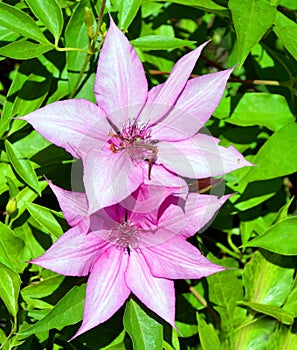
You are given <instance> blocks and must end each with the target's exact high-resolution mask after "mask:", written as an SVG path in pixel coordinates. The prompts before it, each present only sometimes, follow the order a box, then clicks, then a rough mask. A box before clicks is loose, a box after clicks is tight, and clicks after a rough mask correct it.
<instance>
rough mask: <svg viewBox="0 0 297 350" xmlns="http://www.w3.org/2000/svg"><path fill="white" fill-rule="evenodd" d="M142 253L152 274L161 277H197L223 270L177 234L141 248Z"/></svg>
mask: <svg viewBox="0 0 297 350" xmlns="http://www.w3.org/2000/svg"><path fill="white" fill-rule="evenodd" d="M143 254H144V256H145V259H146V261H147V262H148V265H149V267H150V269H151V271H152V274H153V275H154V276H156V277H161V278H168V279H188V278H189V279H191V278H192V279H196V278H197V279H198V278H202V277H206V276H209V275H211V274H213V273H216V272H219V271H223V270H224V268H223V267H221V266H219V265H216V264H214V263H212V262H211V261H209V260H208V259H206V257H205V256H203V255H202V254H201V253H200V252H199V250H198V249H197V248H195V247H194V246H192V245H191V244H190V243H189V242H187V241H186V240H185V239H184V238H182V237H178V236H175V237H174V238H173V239H171V240H170V241H167V242H166V243H164V244H162V245H159V246H156V247H150V248H148V249H145V250H144V249H143Z"/></svg>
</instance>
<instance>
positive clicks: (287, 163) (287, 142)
mask: <svg viewBox="0 0 297 350" xmlns="http://www.w3.org/2000/svg"><path fill="white" fill-rule="evenodd" d="M296 139H297V123H290V124H287V125H285V126H284V127H282V128H281V129H280V130H278V131H277V132H275V133H274V134H273V135H272V136H271V137H269V139H268V140H267V141H266V142H265V144H264V145H263V146H262V147H261V148H260V150H259V152H258V153H257V155H256V157H255V158H254V159H253V163H254V164H256V166H254V167H251V168H250V170H249V171H248V172H247V173H246V175H245V176H244V177H243V178H242V179H241V182H251V181H256V180H266V179H273V178H275V177H280V176H284V175H289V174H292V173H294V172H296V171H297V142H296ZM284 155H286V156H285V157H284Z"/></svg>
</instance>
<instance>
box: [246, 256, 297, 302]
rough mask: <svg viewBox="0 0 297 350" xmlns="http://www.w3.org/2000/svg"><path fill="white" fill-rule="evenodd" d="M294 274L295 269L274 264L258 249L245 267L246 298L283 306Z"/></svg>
mask: <svg viewBox="0 0 297 350" xmlns="http://www.w3.org/2000/svg"><path fill="white" fill-rule="evenodd" d="M293 276H294V269H289V268H285V267H281V266H278V265H276V264H273V263H271V262H269V261H268V260H266V259H265V258H264V257H263V256H262V255H261V254H260V253H259V252H258V251H257V252H255V253H254V255H253V257H252V259H251V260H250V261H249V262H248V263H247V264H246V265H245V267H244V272H243V284H244V286H245V299H246V300H247V301H251V302H255V303H260V304H267V305H273V306H281V305H283V303H284V302H285V300H286V298H287V297H288V294H289V293H290V290H291V289H292V284H293Z"/></svg>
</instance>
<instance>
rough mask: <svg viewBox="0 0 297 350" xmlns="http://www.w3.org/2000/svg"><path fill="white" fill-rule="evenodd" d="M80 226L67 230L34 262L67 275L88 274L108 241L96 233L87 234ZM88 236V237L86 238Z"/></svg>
mask: <svg viewBox="0 0 297 350" xmlns="http://www.w3.org/2000/svg"><path fill="white" fill-rule="evenodd" d="M84 233H86V232H82V231H81V230H80V229H79V227H77V226H76V227H73V228H71V229H70V230H68V231H67V232H65V233H64V234H63V235H62V236H61V237H60V238H59V239H58V240H57V241H56V242H55V243H54V244H53V245H52V246H51V247H50V248H49V249H48V250H47V251H46V252H45V253H44V254H43V255H41V256H40V257H39V258H37V259H34V260H32V261H31V262H32V263H33V264H37V265H39V266H42V267H44V268H45V269H48V270H52V271H54V272H56V273H60V274H62V275H66V276H86V275H87V274H88V273H89V272H90V270H91V268H92V266H93V264H94V262H95V261H96V259H97V257H98V252H100V250H101V249H103V250H104V249H105V247H106V245H107V243H106V242H104V241H102V240H101V239H100V238H98V237H97V236H96V235H93V234H92V233H89V234H88V236H86V235H85V234H84ZM86 237H87V238H86Z"/></svg>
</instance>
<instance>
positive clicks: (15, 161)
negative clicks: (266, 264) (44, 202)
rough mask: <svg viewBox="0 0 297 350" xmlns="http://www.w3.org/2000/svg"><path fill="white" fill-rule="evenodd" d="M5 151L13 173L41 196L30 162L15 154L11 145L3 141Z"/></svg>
mask: <svg viewBox="0 0 297 350" xmlns="http://www.w3.org/2000/svg"><path fill="white" fill-rule="evenodd" d="M5 149H6V152H7V155H8V158H9V161H10V162H11V164H12V165H13V167H14V169H15V171H16V172H17V173H18V174H19V176H20V177H21V178H22V179H23V180H24V181H25V182H26V183H27V184H28V185H29V186H30V187H32V188H33V190H35V191H36V192H37V193H38V194H39V195H41V190H40V186H39V182H38V179H37V176H36V174H35V171H34V169H33V167H32V164H31V162H30V160H28V159H24V158H22V156H21V155H20V154H17V153H16V152H15V150H14V147H13V145H12V144H11V143H10V142H9V141H8V140H5Z"/></svg>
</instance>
